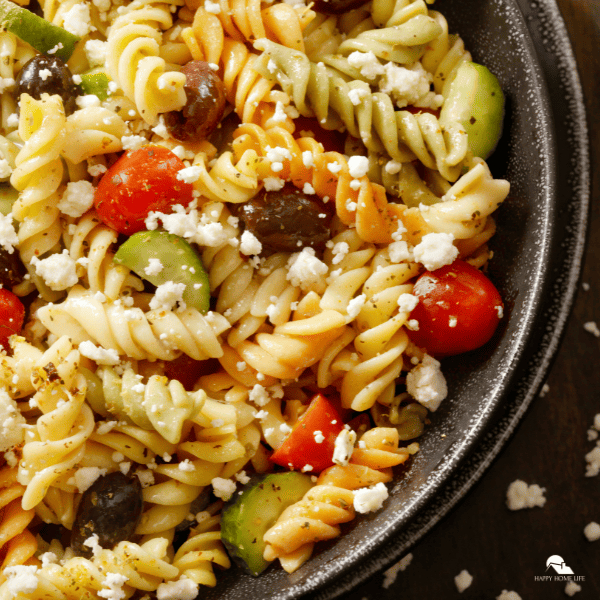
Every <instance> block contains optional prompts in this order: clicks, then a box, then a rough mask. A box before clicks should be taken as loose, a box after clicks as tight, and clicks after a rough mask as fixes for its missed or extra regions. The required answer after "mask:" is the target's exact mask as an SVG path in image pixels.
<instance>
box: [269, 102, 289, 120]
mask: <svg viewBox="0 0 600 600" xmlns="http://www.w3.org/2000/svg"><path fill="white" fill-rule="evenodd" d="M271 120H273V121H275V123H283V122H285V121H286V120H287V115H286V114H285V110H284V107H283V102H281V100H277V102H276V103H275V113H274V114H273V116H272V117H271Z"/></svg>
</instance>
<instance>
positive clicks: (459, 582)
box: [454, 569, 473, 594]
mask: <svg viewBox="0 0 600 600" xmlns="http://www.w3.org/2000/svg"><path fill="white" fill-rule="evenodd" d="M454 583H455V585H456V589H457V590H458V593H459V594H462V593H463V592H464V591H465V590H466V589H467V588H468V587H469V586H470V585H471V584H472V583H473V576H472V575H471V574H470V573H469V571H467V570H466V569H463V570H462V571H461V572H460V573H459V574H458V575H457V576H456V577H455V578H454Z"/></svg>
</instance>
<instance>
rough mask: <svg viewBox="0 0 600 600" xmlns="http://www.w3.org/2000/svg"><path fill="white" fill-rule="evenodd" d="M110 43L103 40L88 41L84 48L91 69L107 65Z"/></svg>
mask: <svg viewBox="0 0 600 600" xmlns="http://www.w3.org/2000/svg"><path fill="white" fill-rule="evenodd" d="M107 48H108V42H103V41H102V40H87V42H86V43H85V46H84V51H85V55H86V57H87V59H88V63H90V67H92V68H94V67H103V66H104V65H105V64H106V49H107Z"/></svg>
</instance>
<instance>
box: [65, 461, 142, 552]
mask: <svg viewBox="0 0 600 600" xmlns="http://www.w3.org/2000/svg"><path fill="white" fill-rule="evenodd" d="M142 506H143V500H142V486H141V484H140V480H139V479H138V478H137V477H136V476H135V475H133V476H129V475H123V473H121V472H120V471H116V472H115V473H109V474H108V475H103V476H101V477H99V478H98V479H96V481H95V482H94V483H93V484H92V485H91V486H90V487H89V488H88V489H87V490H86V491H85V492H84V493H83V496H82V498H81V502H80V503H79V508H78V509H77V515H76V516H75V522H74V523H73V531H72V532H71V547H72V548H73V551H74V552H75V553H76V554H78V555H80V556H87V557H89V556H91V554H92V552H91V549H90V548H89V547H88V546H85V545H84V543H83V542H85V540H87V539H88V538H90V537H91V536H92V535H94V534H97V535H98V543H99V544H100V546H102V548H108V549H112V548H113V547H114V546H115V545H116V544H118V543H119V542H121V541H124V540H128V539H129V538H130V537H131V536H132V535H133V532H134V531H135V528H136V527H137V524H138V521H139V520H140V517H141V515H142Z"/></svg>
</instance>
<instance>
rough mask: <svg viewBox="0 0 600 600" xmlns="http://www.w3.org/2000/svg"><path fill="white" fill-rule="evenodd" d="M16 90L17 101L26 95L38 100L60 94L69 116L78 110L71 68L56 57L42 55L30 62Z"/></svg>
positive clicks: (18, 80)
mask: <svg viewBox="0 0 600 600" xmlns="http://www.w3.org/2000/svg"><path fill="white" fill-rule="evenodd" d="M15 90H16V94H17V100H18V99H19V98H20V96H21V94H24V93H27V94H29V95H30V96H31V97H32V98H35V99H36V100H39V99H40V98H41V97H42V94H44V93H45V94H50V95H53V94H58V95H59V96H60V97H61V98H62V100H63V104H64V107H65V112H66V113H67V114H71V113H72V112H73V111H74V110H75V108H76V104H75V99H76V97H77V95H78V88H77V86H76V85H75V82H74V81H73V75H72V74H71V71H70V70H69V67H67V65H65V63H64V62H63V61H62V60H61V59H60V58H58V57H56V56H43V55H41V54H40V55H38V56H34V57H33V58H32V59H31V60H28V61H27V62H26V63H25V65H23V68H22V69H21V72H20V73H19V76H18V77H17V85H16V87H15Z"/></svg>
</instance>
